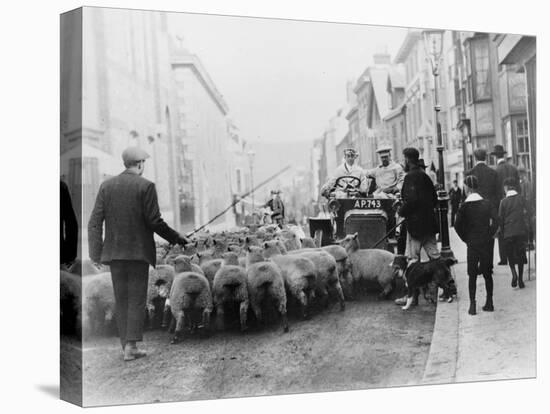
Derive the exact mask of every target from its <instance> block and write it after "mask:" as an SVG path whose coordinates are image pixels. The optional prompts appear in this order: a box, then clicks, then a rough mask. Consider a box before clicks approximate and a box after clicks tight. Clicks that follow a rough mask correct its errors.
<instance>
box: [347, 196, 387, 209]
mask: <svg viewBox="0 0 550 414" xmlns="http://www.w3.org/2000/svg"><path fill="white" fill-rule="evenodd" d="M353 208H359V209H365V210H368V209H372V208H382V202H381V201H380V200H379V199H378V200H377V199H372V200H364V199H363V200H355V203H354V204H353Z"/></svg>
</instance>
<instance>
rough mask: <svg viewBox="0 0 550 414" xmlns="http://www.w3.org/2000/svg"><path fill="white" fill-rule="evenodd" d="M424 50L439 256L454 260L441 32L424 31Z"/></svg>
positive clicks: (442, 32)
mask: <svg viewBox="0 0 550 414" xmlns="http://www.w3.org/2000/svg"><path fill="white" fill-rule="evenodd" d="M422 34H423V36H424V48H425V51H426V56H427V57H428V58H429V60H430V64H431V68H432V75H433V78H434V129H435V134H436V136H437V153H438V159H439V174H438V176H437V182H438V187H439V188H438V190H437V199H438V213H439V226H440V227H439V234H440V236H441V256H443V257H450V258H453V259H454V254H453V251H452V250H451V246H450V243H449V223H448V215H447V214H448V211H449V207H448V202H449V196H448V194H447V190H446V186H445V167H444V160H443V150H444V148H445V147H444V145H443V138H442V136H441V124H440V123H439V112H440V111H441V105H440V104H439V82H438V76H439V61H440V60H441V56H442V52H443V34H444V31H443V30H437V29H435V30H424V31H423V33H422Z"/></svg>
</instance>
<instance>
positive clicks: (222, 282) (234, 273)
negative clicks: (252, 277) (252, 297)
mask: <svg viewBox="0 0 550 414" xmlns="http://www.w3.org/2000/svg"><path fill="white" fill-rule="evenodd" d="M212 299H213V301H214V305H215V306H216V319H217V321H218V329H220V330H223V329H224V327H225V322H224V318H225V308H226V306H233V305H238V306H239V321H240V326H241V331H243V332H244V331H246V329H247V325H246V320H247V312H248V303H249V302H248V288H247V278H246V272H245V270H244V269H243V268H242V267H240V266H236V265H225V264H224V265H223V266H221V267H220V269H219V270H218V271H217V272H216V275H215V276H214V283H213V288H212Z"/></svg>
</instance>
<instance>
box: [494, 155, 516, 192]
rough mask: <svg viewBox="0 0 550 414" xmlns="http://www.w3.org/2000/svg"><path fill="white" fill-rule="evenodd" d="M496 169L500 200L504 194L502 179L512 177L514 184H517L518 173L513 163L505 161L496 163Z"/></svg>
mask: <svg viewBox="0 0 550 414" xmlns="http://www.w3.org/2000/svg"><path fill="white" fill-rule="evenodd" d="M496 171H497V176H498V190H499V192H498V195H499V200H502V199H503V198H504V197H505V196H506V194H505V193H504V186H503V183H504V180H506V179H507V178H513V179H514V180H515V181H516V185H518V186H519V173H518V169H517V168H516V167H515V166H514V165H512V164H508V163H507V162H506V161H504V162H500V163H498V164H497V170H496Z"/></svg>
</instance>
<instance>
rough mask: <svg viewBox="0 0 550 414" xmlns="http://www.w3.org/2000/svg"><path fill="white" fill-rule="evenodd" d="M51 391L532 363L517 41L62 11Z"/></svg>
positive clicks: (523, 96) (523, 75) (119, 391)
mask: <svg viewBox="0 0 550 414" xmlns="http://www.w3.org/2000/svg"><path fill="white" fill-rule="evenodd" d="M60 47H61V49H60V82H61V84H60V94H61V97H60V98H61V100H60V119H59V121H60V183H61V184H60V188H61V226H60V231H61V233H60V237H61V258H60V266H61V273H60V284H61V285H60V329H61V332H60V333H61V349H60V364H61V378H60V380H61V386H60V395H61V398H62V399H64V400H66V401H69V402H72V403H75V404H77V405H82V406H86V407H92V406H102V405H121V404H139V403H155V402H175V401H189V400H212V399H220V398H232V397H252V396H270V395H281V394H296V393H311V392H328V391H347V390H365V389H372V388H388V387H400V386H410V385H433V384H453V383H464V382H477V381H489V380H502V379H508V380H509V379H525V378H534V377H536V375H537V370H536V345H537V341H536V333H537V332H536V326H537V320H536V305H537V302H536V290H537V289H536V288H537V264H538V261H537V234H536V228H537V226H536V217H537V209H536V197H537V191H536V188H537V186H536V183H537V146H536V142H537V140H536V130H537V128H536V120H537V119H536V118H537V116H536V115H537V111H536V102H537V99H536V98H537V97H536V92H537V86H536V81H537V68H536V64H537V38H536V36H534V35H522V34H512V33H492V32H488V31H466V30H449V29H445V28H422V27H398V26H381V25H368V24H351V23H350V24H346V23H330V22H321V21H304V20H302V21H301V20H290V19H273V18H253V17H239V16H227V15H214V14H196V13H184V12H164V11H156V10H130V9H116V8H103V7H82V8H78V9H75V10H72V11H67V12H66V13H63V14H62V15H61V16H60Z"/></svg>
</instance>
